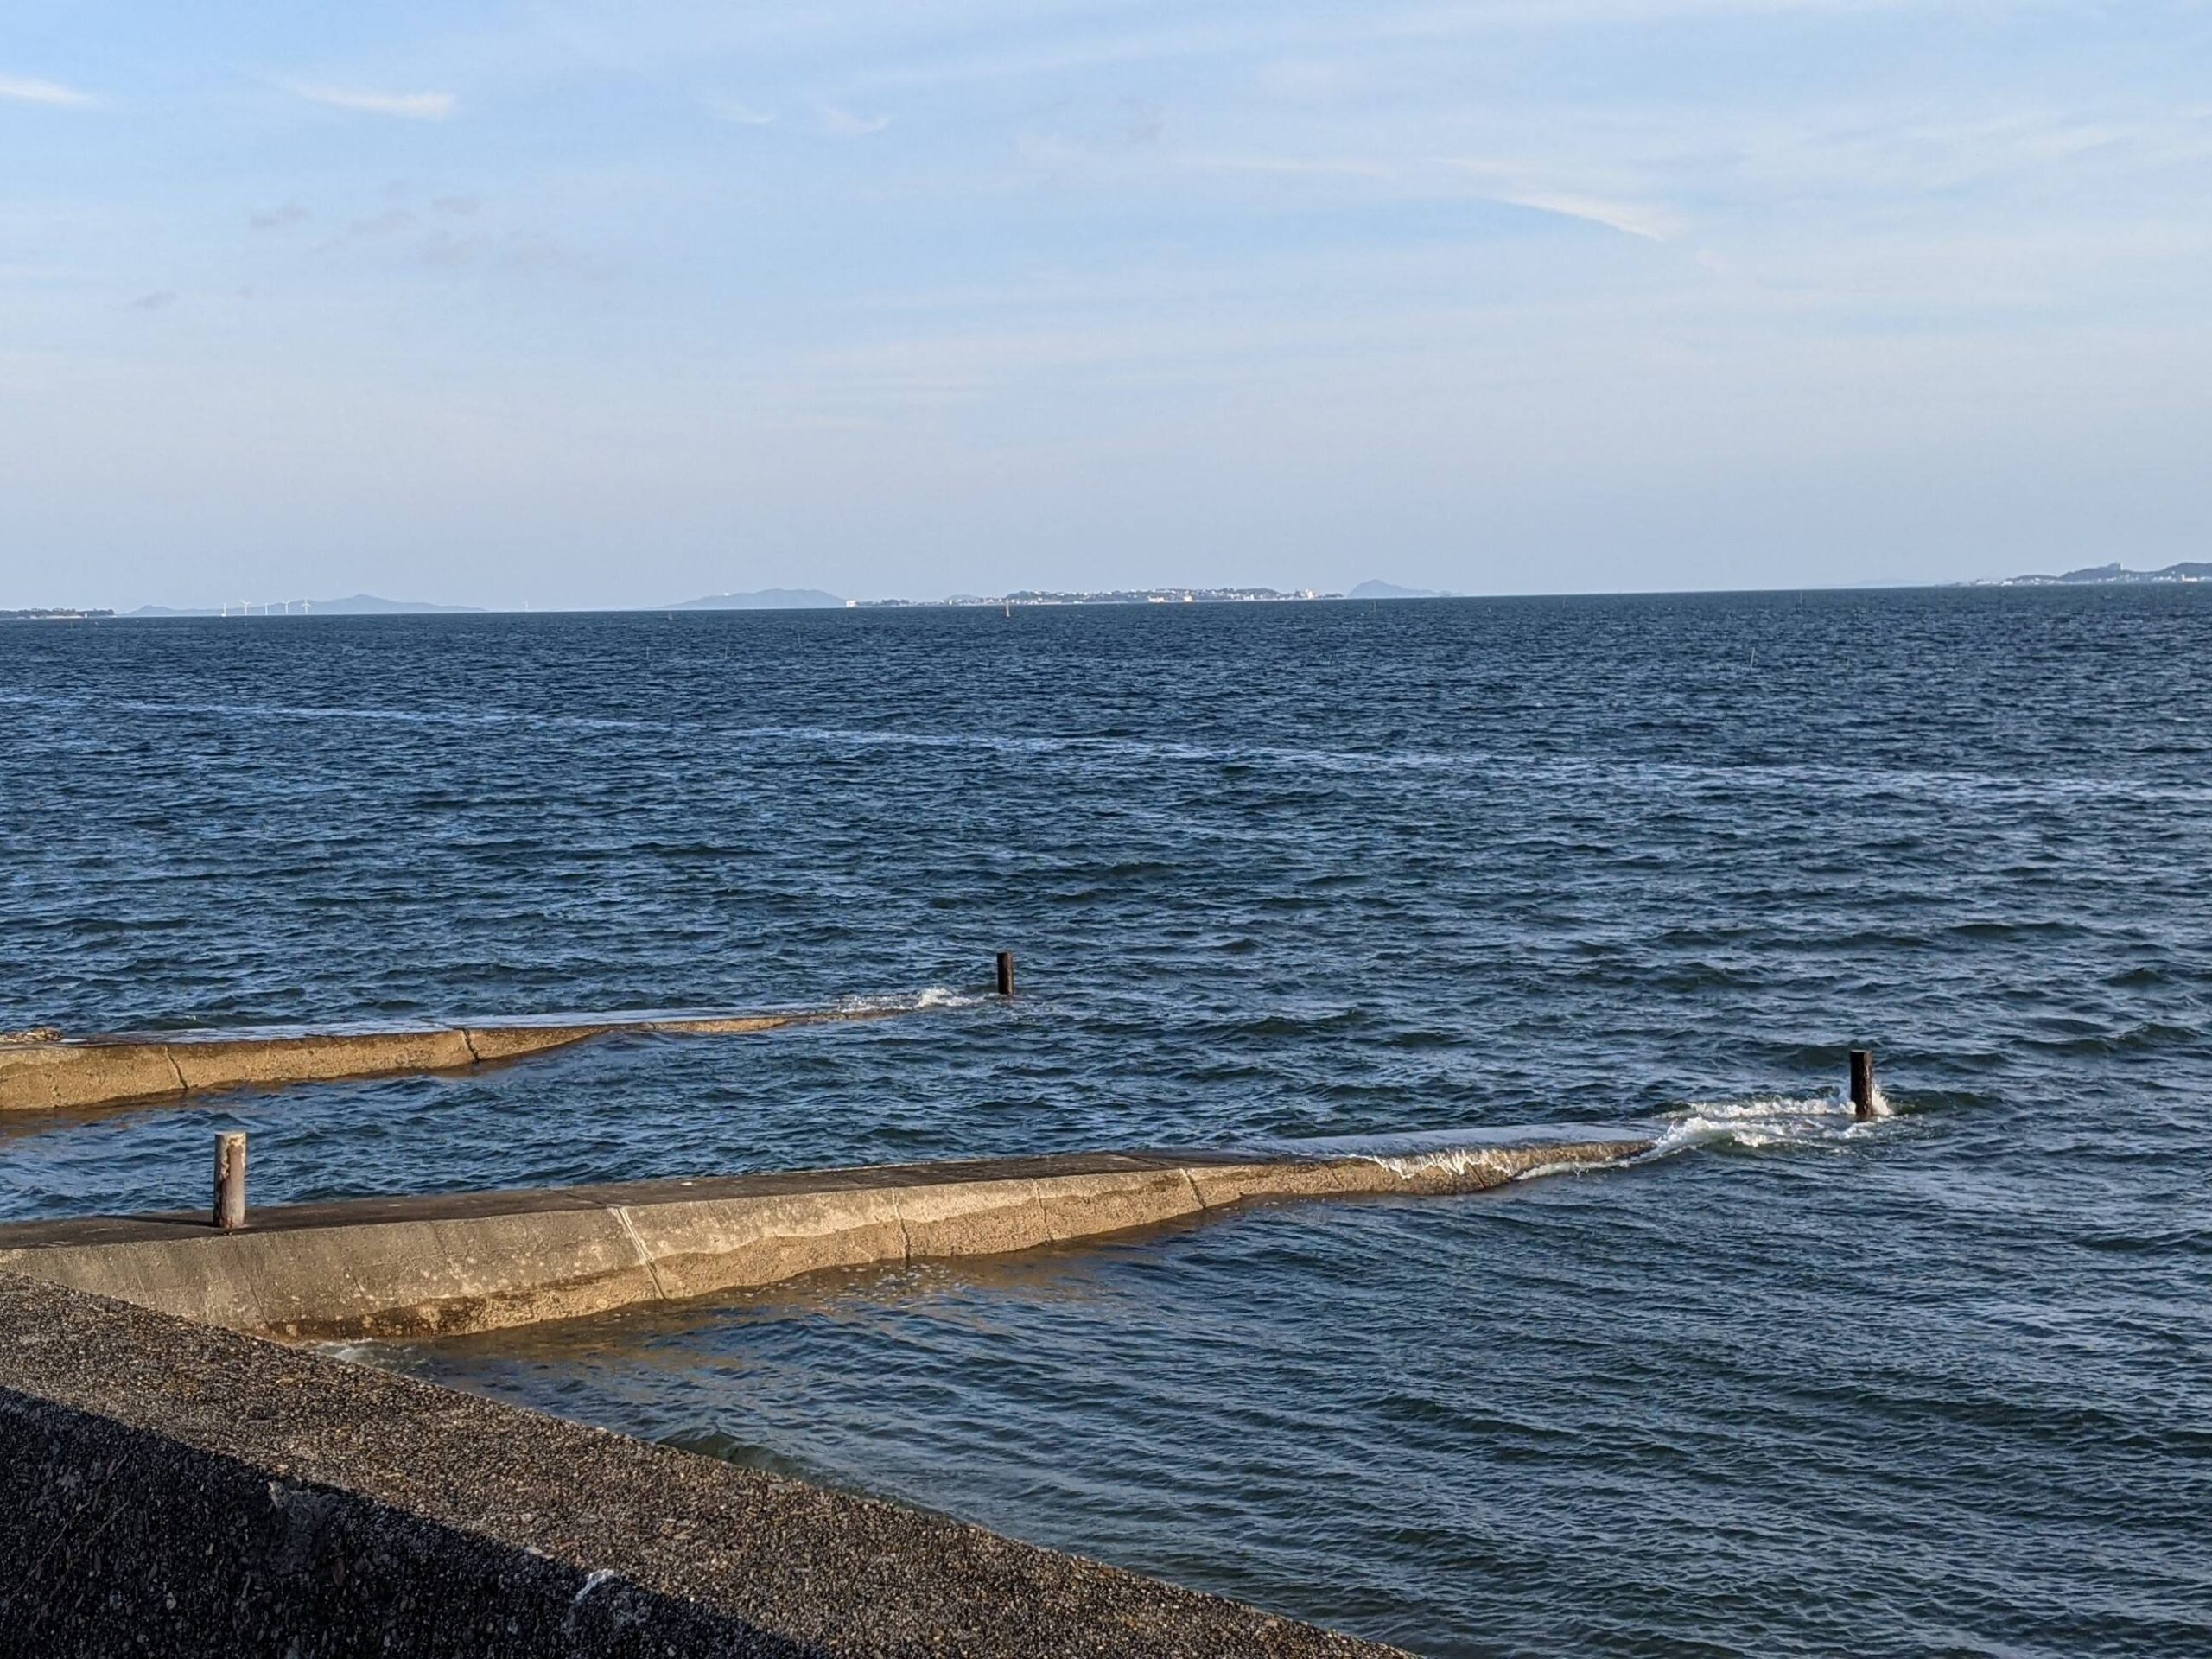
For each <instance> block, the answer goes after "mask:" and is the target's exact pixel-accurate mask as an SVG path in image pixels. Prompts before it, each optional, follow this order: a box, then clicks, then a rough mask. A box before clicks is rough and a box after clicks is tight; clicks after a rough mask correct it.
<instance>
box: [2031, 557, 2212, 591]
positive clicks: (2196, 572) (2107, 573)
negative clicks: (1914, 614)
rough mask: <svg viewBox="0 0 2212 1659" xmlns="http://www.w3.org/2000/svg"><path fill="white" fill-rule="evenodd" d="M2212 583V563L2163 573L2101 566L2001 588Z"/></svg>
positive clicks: (2182, 566) (2179, 566) (2175, 567)
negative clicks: (2097, 584) (2140, 583)
mask: <svg viewBox="0 0 2212 1659" xmlns="http://www.w3.org/2000/svg"><path fill="white" fill-rule="evenodd" d="M2097 582H2212V564H2206V563H2190V564H2170V565H2168V566H2167V567H2166V568H2165V569H2163V570H2130V569H2126V568H2125V567H2124V566H2122V565H2120V564H2117V563H2114V564H2100V565H2094V566H2091V567H2089V568H2088V569H2082V570H2069V571H2068V572H2066V574H2065V575H2060V576H2011V577H2008V578H2006V579H2005V582H2003V583H2001V584H2000V585H2001V586H2003V587H2006V588H2057V587H2081V586H2087V585H2089V584H2092V583H2097Z"/></svg>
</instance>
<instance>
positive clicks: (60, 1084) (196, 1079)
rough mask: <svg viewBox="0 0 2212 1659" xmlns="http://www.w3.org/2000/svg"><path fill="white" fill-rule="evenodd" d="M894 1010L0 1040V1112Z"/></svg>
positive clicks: (382, 1073) (893, 1010) (114, 1102)
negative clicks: (626, 1036) (624, 1036)
mask: <svg viewBox="0 0 2212 1659" xmlns="http://www.w3.org/2000/svg"><path fill="white" fill-rule="evenodd" d="M918 1006H920V1005H915V1007H906V1006H899V1005H893V1004H886V1005H882V1006H874V1005H870V1006H863V1007H850V1008H824V1009H815V1010H809V1011H803V1012H792V1013H781V1014H713V1015H702V1016H698V1017H678V1018H658V1017H646V1018H634V1019H609V1020H585V1021H578V1022H575V1023H568V1024H560V1025H550V1024H548V1025H533V1024H529V1023H505V1024H500V1023H493V1024H482V1025H462V1026H449V1027H435V1028H423V1029H404V1030H391V1031H326V1032H301V1033H287V1034H285V1035H283V1036H256V1035H251V1034H239V1035H210V1036H200V1035H195V1034H192V1033H175V1034H168V1033H165V1034H162V1035H159V1036H145V1037H130V1036H122V1037H80V1038H69V1037H64V1036H62V1035H61V1034H60V1033H57V1032H51V1031H45V1030H41V1031H33V1032H23V1033H11V1034H10V1035H7V1036H0V1112H42V1111H58V1110H62V1109H67V1108H71V1107H86V1106H118V1105H125V1104H129V1103H133V1102H142V1101H155V1100H171V1099H175V1098H176V1097H178V1096H182V1095H188V1094H200V1093H204V1092H207V1091H208V1090H219V1089H241V1088H272V1087H277V1086H279V1085H282V1084H293V1083H332V1082H337V1081H340V1080H342V1079H345V1078H348V1077H391V1076H397V1075H399V1074H402V1073H405V1072H416V1071H461V1070H465V1069H466V1068H467V1067H469V1066H472V1065H487V1064H490V1063H492V1062H493V1061H498V1060H517V1059H521V1058H524V1057H525V1056H528V1055H531V1054H543V1053H547V1052H550V1051H551V1050H554V1049H556V1048H568V1047H569V1046H573V1045H575V1044H576V1043H582V1042H588V1041H589V1040H590V1039H593V1038H594V1037H605V1036H609V1035H612V1034H615V1033H632V1034H646V1035H651V1034H658V1035H677V1036H699V1037H706V1036H734V1035H740V1034H742V1033H750V1032H759V1031H777V1030H781V1029H783V1028H784V1027H790V1026H809V1025H824V1024H829V1023H834V1022H841V1021H847V1020H881V1019H886V1018H888V1017H889V1016H891V1015H893V1014H906V1013H911V1012H914V1011H916V1007H918Z"/></svg>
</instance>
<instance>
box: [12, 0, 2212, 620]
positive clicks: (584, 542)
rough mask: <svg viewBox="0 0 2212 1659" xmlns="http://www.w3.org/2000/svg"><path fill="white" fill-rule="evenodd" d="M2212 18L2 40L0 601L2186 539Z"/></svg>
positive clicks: (1247, 16)
mask: <svg viewBox="0 0 2212 1659" xmlns="http://www.w3.org/2000/svg"><path fill="white" fill-rule="evenodd" d="M2207 454H2212V5H2208V4H2206V3H2203V0H2112V3H2065V0H2019V3H2012V0H1469V3H1456V4H1455V3H1448V0H1440V3H1424V0H1412V3H1400V0H1363V3H1357V4H1354V3H1339V4H1336V5H1330V6H1321V5H1315V4H1312V3H1307V0H1276V3H1271V4H1264V5H1262V4H1248V3H1206V0H1177V3H1173V4H1167V3H1151V0H1099V3H1081V4H1067V5H1048V4H1041V3H1038V0H1023V3H1014V0H898V3H890V0H855V3H840V0H817V3H813V4H810V5H806V6H796V5H793V6H779V5H762V4H755V5H704V4H687V3H660V0H635V3H631V4H626V5H625V6H622V7H620V8H615V7H604V6H597V7H588V8H586V7H573V8H570V7H563V6H561V5H524V4H516V5H492V6H483V5H471V4H467V3H442V4H438V5H435V6H432V5H422V4H416V3H410V0H392V3H386V4H379V5H375V6H356V7H346V8H339V7H322V6H308V7H303V6H297V5H276V4H268V5H249V4H236V3H224V0H208V3H203V4H199V5H194V6H190V7H180V6H175V5H173V4H141V3H111V4H108V5H104V6H99V7H87V6H83V5H80V4H76V3H61V0H8V5H7V8H6V15H5V17H4V20H0V606H11V605H12V606H32V605H99V606H108V607H116V608H129V607H134V606H136V605H138V604H142V603H148V602H151V603H157V604H165V605H175V606H197V605H213V604H216V603H218V602H220V601H232V602H236V601H240V600H248V601H254V602H256V603H259V602H263V601H270V600H276V599H283V598H292V597H308V598H325V597H333V596H336V595H340V594H352V593H354V592H359V591H368V592H372V593H378V594H385V595H388V596H391V597H396V598H404V599H417V600H429V601H442V602H448V603H460V604H475V605H485V606H492V607H501V608H508V607H521V606H523V605H525V604H527V605H530V606H533V607H600V606H624V605H653V604H658V603H666V602H670V601H677V600H682V599H685V598H689V597H691V596H694V595H696V594H709V593H716V592H722V591H727V590H732V589H746V588H760V587H769V586H805V587H816V588H827V589H829V591H831V592H833V593H836V594H842V595H848V596H863V597H875V596H884V595H904V596H910V597H922V596H934V595H941V594H948V593H957V592H964V593H984V594H993V593H1000V592H1004V591H1007V590H1009V589H1014V588H1105V587H1116V586H1132V585H1154V584H1158V585H1167V584H1216V583H1224V584H1225V583H1264V584H1267V585H1269V586H1274V587H1278V588H1299V587H1313V588H1322V589H1337V590H1341V589H1342V588H1345V587H1347V586H1349V585H1351V584H1352V583H1354V582H1359V581H1361V580H1363V579H1365V578H1368V577H1381V578H1383V579H1387V580H1389V581H1393V582H1400V583H1406V584H1411V585H1417V586H1423V587H1435V588H1450V589H1453V590H1456V591H1460V592H1467V593H1529V592H1536V593H1562V592H1581V591H1626V590H1642V589H1662V588H1774V587H1779V588H1789V587H1798V586H1807V585H1836V584H1852V583H1860V582H1942V581H1952V580H1960V579H1968V578H1975V577H1987V576H1999V575H2010V574H2014V573H2017V572H2020V571H2026V570H2040V569H2066V568H2070V567H2073V566H2075V565H2082V564H2096V563H2106V562H2107V561H2110V560H2113V559H2117V560H2120V561H2121V562H2123V563H2128V564H2131V565H2137V566H2151V565H2158V564H2164V563H2171V561H2173V560H2176V559H2182V558H2192V557H2194V558H2202V557H2205V556H2208V538H2207V537H2206V534H2205V526H2206V521H2207V507H2208V505H2212V465H2208V463H2207V461H2206V460H2205V457H2206V455H2207Z"/></svg>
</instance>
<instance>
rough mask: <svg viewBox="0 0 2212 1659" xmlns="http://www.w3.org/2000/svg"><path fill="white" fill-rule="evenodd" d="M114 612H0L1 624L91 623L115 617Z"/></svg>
mask: <svg viewBox="0 0 2212 1659" xmlns="http://www.w3.org/2000/svg"><path fill="white" fill-rule="evenodd" d="M114 614H115V613H114V612H113V611H84V610H73V609H71V608H69V607H60V608H59V609H51V608H49V609H39V610H29V611H0V622H89V621H91V620H92V619H93V618H95V617H100V616H113V615H114Z"/></svg>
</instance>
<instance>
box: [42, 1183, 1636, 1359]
mask: <svg viewBox="0 0 2212 1659" xmlns="http://www.w3.org/2000/svg"><path fill="white" fill-rule="evenodd" d="M1649 1144H1650V1143H1649V1141H1643V1140H1602V1141H1574V1142H1571V1143H1544V1144H1540V1145H1526V1146H1515V1147H1483V1148H1468V1149H1465V1150H1462V1151H1456V1152H1452V1153H1450V1154H1432V1155H1429V1156H1426V1157H1421V1158H1413V1159H1406V1160H1396V1159H1393V1160H1372V1159H1367V1158H1331V1159H1315V1160H1252V1159H1249V1158H1238V1157H1233V1156H1225V1155H1211V1154H1165V1153H1153V1154H1119V1153H1111V1154H1084V1155H1079V1156H1071V1157H1054V1158H1030V1159H997V1160H978V1161H970V1162H960V1163H940V1164H914V1165H891V1166H880V1167H874V1168H866V1169H844V1170H816V1171H802V1172H796V1173H779V1174H764V1175H740V1176H727V1177H715V1178H702V1179H691V1180H675V1181H651V1182H639V1183H632V1184H627V1185H611V1186H596V1187H567V1188H558V1189H554V1190H551V1191H546V1192H504V1193H502V1192H494V1193H469V1194H456V1195H453V1196H448V1197H443V1198H393V1199H359V1200H349V1201H346V1202H343V1203H335V1204H315V1205H292V1206H287V1207H283V1208H277V1209H268V1210H260V1211H255V1212H254V1213H253V1216H252V1218H251V1226H250V1227H249V1228H248V1229H246V1230H244V1231H239V1232H227V1233H226V1232H219V1231H217V1230H214V1229H213V1227H212V1226H211V1225H210V1224H209V1223H208V1220H207V1215H206V1214H205V1212H199V1213H194V1214H185V1215H168V1216H141V1217H116V1218H103V1217H92V1218H88V1219H84V1220H73V1221H60V1222H29V1223H21V1224H14V1225H10V1226H6V1227H0V1272H9V1271H13V1272H19V1273H23V1274H30V1275H33V1276H35V1277H36V1278H39V1279H41V1280H45V1281H50V1282H52V1283H55V1284H60V1285H65V1286H67V1287H72V1288H73V1289H78V1290H84V1291H90V1292H94V1293H97V1294H102V1295H106V1296H112V1297H116V1298H118V1299H120V1300H124V1301H128V1302H133V1303H136V1304H137V1305H139V1306H144V1307H149V1308H154V1309H156V1310H158V1311H160V1312H162V1313H170V1314H175V1315H179V1316H181V1317H183V1318H186V1319H194V1320H198V1321H200V1322H201V1323H204V1324H207V1325H219V1326H224V1327H227V1328H230V1329H232V1330H238V1331H247V1332H259V1333H264V1334H267V1335H270V1336H277V1337H283V1338H376V1337H384V1338H401V1337H423V1336H436V1335H450V1334H460V1333H462V1332H477V1331H493V1330H499V1329H501V1328H504V1327H507V1326H512V1325H530V1324H534V1323H537V1322H539V1321H542V1320H548V1319H572V1318H576V1317H579V1316H582V1315H585V1314H591V1313H603V1312H606V1311H607V1310H610V1309H613V1308H619V1307H625V1306H632V1305H634V1304H639V1303H646V1302H657V1301H677V1300H684V1299H687V1298H691V1297H698V1296H707V1295H711V1294H715V1293H718V1292H722V1291H728V1290H734V1289H743V1288H753V1287H759V1286H762V1285H769V1284H773V1283H776V1282H778V1281H782V1280H786V1279H791V1278H793V1277H796V1276H798V1275H799V1274H806V1273H813V1272H817V1271H820V1270H822V1269H823V1268H857V1267H868V1266H872V1265H877V1264H882V1263H892V1262H906V1261H912V1260H918V1259H922V1258H927V1257H955V1256H965V1255H1000V1254H1004V1253H1006V1252H1009V1251H1014V1250H1022V1249H1031V1248H1033V1247H1035V1246H1038V1245H1042V1244H1049V1243H1065V1242H1067V1241H1070V1240H1075V1239H1084V1238H1094V1237H1099V1236H1105V1235H1109V1234H1112V1233H1116V1232H1122V1231H1126V1230H1129V1229H1132V1228H1138V1227H1145V1226H1150V1225H1154V1224H1159V1223H1162V1222H1169V1221H1173V1220H1177V1219H1179V1218H1181V1217H1192V1216H1199V1215H1204V1214H1207V1213H1211V1212H1214V1211H1221V1210H1224V1209H1228V1208H1231V1207H1234V1206H1236V1205H1242V1204H1246V1203H1250V1202H1255V1201H1266V1200H1275V1199H1287V1198H1348V1197H1354V1196H1372V1195H1386V1194H1422V1193H1448V1192H1478V1191H1480V1190H1482V1189H1484V1188H1487V1187H1493V1186H1497V1185H1503V1183H1505V1182H1507V1181H1510V1180H1512V1179H1516V1177H1518V1176H1522V1175H1525V1174H1528V1173H1531V1172H1533V1171H1536V1170H1540V1169H1548V1168H1553V1167H1565V1166H1590V1165H1599V1164H1606V1163H1612V1162H1616V1161H1618V1160H1621V1159H1623V1158H1626V1157H1630V1156H1633V1155H1635V1154H1638V1153H1640V1152H1643V1151H1645V1150H1648V1149H1649Z"/></svg>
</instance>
